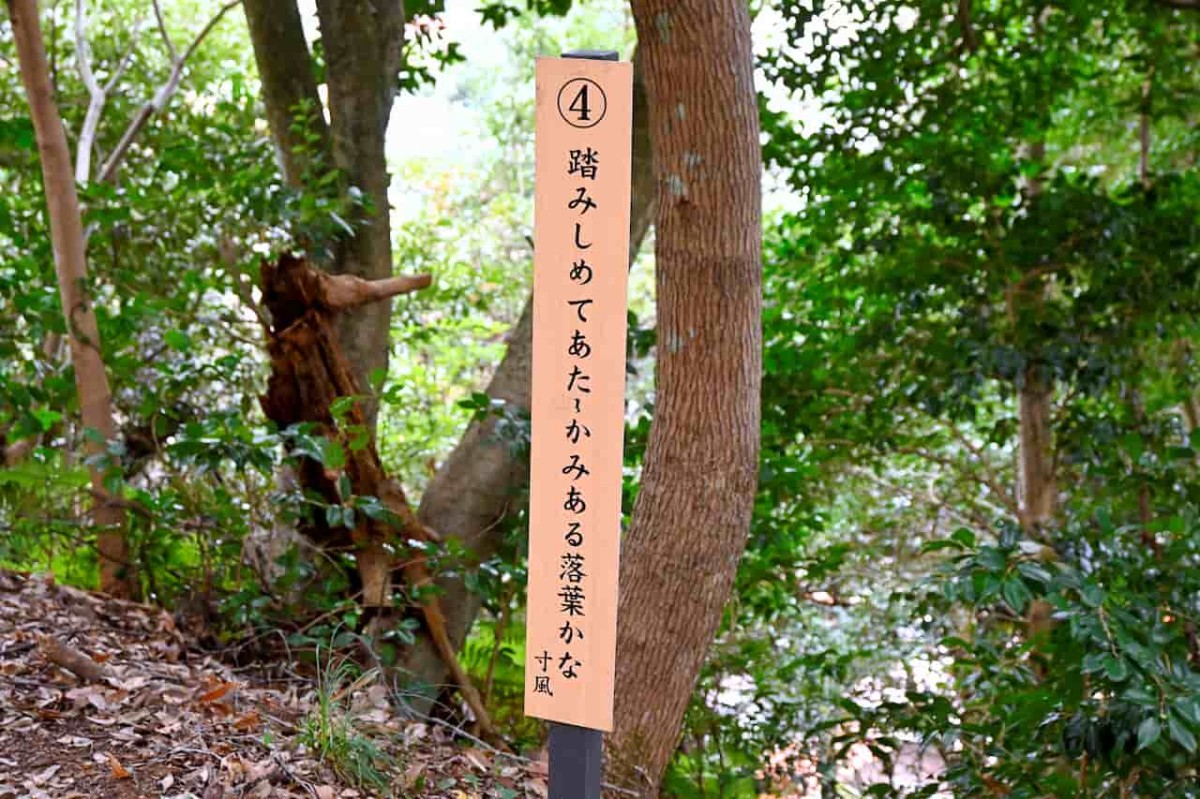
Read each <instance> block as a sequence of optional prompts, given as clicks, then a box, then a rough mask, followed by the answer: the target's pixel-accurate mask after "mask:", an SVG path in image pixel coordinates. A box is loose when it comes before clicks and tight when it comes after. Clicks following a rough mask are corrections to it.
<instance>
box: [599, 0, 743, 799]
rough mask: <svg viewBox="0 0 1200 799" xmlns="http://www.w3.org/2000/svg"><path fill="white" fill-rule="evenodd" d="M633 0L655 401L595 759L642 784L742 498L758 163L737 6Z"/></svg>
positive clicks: (738, 528) (733, 556)
mask: <svg viewBox="0 0 1200 799" xmlns="http://www.w3.org/2000/svg"><path fill="white" fill-rule="evenodd" d="M632 5H633V14H634V19H635V21H636V23H637V29H638V40H639V42H640V46H641V55H642V57H643V58H644V59H645V75H646V87H647V90H648V93H649V97H650V121H651V136H652V140H653V146H654V155H655V165H656V170H657V174H658V180H659V203H660V206H659V210H658V225H657V228H656V231H657V233H656V239H657V247H656V251H657V258H658V260H657V268H658V273H657V274H658V346H657V356H658V371H657V376H656V377H657V383H656V388H657V403H656V405H655V409H654V422H653V426H652V428H651V431H650V441H649V445H648V449H647V452H646V465H645V469H644V471H643V475H642V485H641V491H640V493H639V494H638V498H637V501H636V503H635V505H634V510H633V520H632V523H631V526H630V529H629V532H628V533H627V534H626V536H625V539H624V541H623V543H622V551H621V600H620V603H621V604H620V614H619V617H618V625H619V627H618V632H617V675H616V676H617V679H616V708H615V729H614V731H613V734H612V735H611V736H610V737H609V741H608V759H609V779H610V781H612V782H615V783H616V784H618V785H621V786H623V787H626V788H628V789H631V790H634V791H637V792H638V793H639V795H642V796H657V795H658V785H659V782H660V781H661V779H662V775H663V771H664V770H665V768H666V766H667V763H668V761H669V760H670V757H671V754H672V752H673V751H674V750H675V747H676V744H677V741H678V737H679V731H680V727H681V725H682V722H683V716H684V712H685V710H686V709H687V705H688V701H689V699H690V697H691V694H692V690H693V688H694V687H695V681H696V677H697V676H698V674H699V671H700V668H701V665H702V664H703V662H704V658H705V656H706V654H707V652H708V648H709V645H710V644H711V642H712V639H713V636H714V635H715V633H716V631H717V628H718V627H719V625H720V621H721V614H722V611H723V609H724V607H725V603H726V601H727V600H728V598H729V593H730V590H731V588H732V585H733V580H734V577H735V574H736V571H737V565H738V560H739V558H740V556H741V554H742V551H743V549H744V547H745V542H746V537H747V535H748V533H749V529H750V519H751V513H752V510H753V506H754V496H755V488H756V482H757V473H758V447H759V434H760V433H759V422H760V410H759V398H760V383H761V377H762V330H761V309H762V217H761V171H762V163H761V154H760V149H759V124H758V103H757V97H756V94H755V90H754V77H753V73H754V65H753V54H752V50H751V42H750V17H749V14H748V12H747V9H746V5H745V4H744V3H741V2H738V1H737V0H633V4H632ZM718 75H719V76H721V77H720V79H714V76H718ZM668 644H669V645H668Z"/></svg>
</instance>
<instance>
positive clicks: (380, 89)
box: [245, 0, 404, 427]
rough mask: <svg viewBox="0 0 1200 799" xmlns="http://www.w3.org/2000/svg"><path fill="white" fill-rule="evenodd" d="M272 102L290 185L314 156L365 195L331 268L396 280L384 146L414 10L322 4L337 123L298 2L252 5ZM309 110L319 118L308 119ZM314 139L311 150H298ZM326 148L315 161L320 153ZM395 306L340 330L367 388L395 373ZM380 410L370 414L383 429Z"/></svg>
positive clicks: (347, 320)
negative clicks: (407, 21)
mask: <svg viewBox="0 0 1200 799" xmlns="http://www.w3.org/2000/svg"><path fill="white" fill-rule="evenodd" d="M245 8H246V20H247V23H248V24H249V27H250V34H251V42H252V43H253V46H254V52H255V60H256V63H257V64H258V69H259V74H260V75H261V76H262V80H263V101H264V103H265V105H266V107H267V118H268V121H269V122H270V125H271V133H272V136H273V137H274V139H275V142H276V146H277V147H278V149H279V152H280V158H281V162H282V164H283V172H284V176H285V179H286V181H287V182H288V183H289V185H292V186H301V185H303V182H304V178H305V176H306V172H307V168H308V167H309V166H310V165H311V156H312V155H314V154H318V155H320V156H322V157H323V158H324V159H325V163H326V164H327V165H328V166H332V167H336V168H337V169H338V170H339V172H340V173H341V175H342V178H343V186H344V188H345V189H349V188H350V187H356V188H358V189H359V190H360V191H361V192H362V196H363V199H364V201H365V205H364V207H363V208H362V210H361V213H359V214H358V215H357V216H356V217H355V218H354V219H352V220H351V221H352V222H354V223H355V224H356V229H355V233H354V235H353V236H348V237H347V238H346V239H344V240H343V241H342V242H340V244H339V246H338V248H337V251H336V252H335V253H334V257H333V261H332V263H330V264H329V265H328V266H329V269H330V271H332V272H335V273H344V274H350V275H356V276H358V277H362V278H366V279H369V280H376V279H380V278H385V277H388V276H390V275H391V273H392V250H391V221H390V218H389V206H388V197H387V193H388V184H389V180H390V179H389V175H388V171H387V159H386V157H385V153H384V142H385V136H386V133H387V125H388V117H389V115H390V114H391V109H392V101H393V99H394V98H395V93H396V77H397V72H398V70H399V68H400V65H401V58H402V53H401V50H402V46H403V42H404V4H403V3H402V2H400V1H399V0H393V2H387V3H372V2H369V1H368V0H320V2H318V3H317V16H318V19H319V21H320V24H321V42H322V45H323V48H324V55H325V75H326V85H327V88H328V98H329V105H328V111H329V123H328V125H327V124H326V122H325V115H324V112H325V107H324V105H323V104H322V103H321V100H320V97H319V95H318V94H317V84H316V79H315V78H314V77H313V62H312V56H311V53H310V52H309V49H308V44H307V42H306V41H305V39H304V31H303V28H302V26H301V21H300V12H299V11H298V9H297V5H296V2H295V0H247V2H246V3H245ZM301 107H307V108H308V109H309V113H307V114H305V115H304V116H299V115H298V113H297V112H298V111H299V109H300V108H301ZM307 139H311V140H312V143H311V144H309V143H306V144H305V145H304V148H307V150H305V149H304V148H301V149H298V145H301V143H304V142H306V140H307ZM314 149H315V150H316V151H317V152H316V153H313V152H312V150H314ZM391 318H392V313H391V304H390V303H374V304H371V305H366V306H363V307H362V308H360V309H359V311H358V312H356V313H353V314H343V315H341V316H340V317H339V318H338V322H337V325H338V332H339V336H340V338H341V341H342V346H343V348H344V350H345V353H346V357H347V359H348V360H349V363H350V367H351V370H352V372H353V374H354V376H355V379H356V380H357V382H358V384H359V386H360V387H361V388H362V389H363V390H365V391H369V386H370V381H369V378H370V375H371V374H372V373H373V372H375V371H377V370H381V369H382V370H386V368H387V363H388V351H389V334H390V325H391ZM375 412H376V405H375V402H374V400H373V398H372V399H369V400H368V403H367V406H366V413H367V420H368V423H369V424H370V425H371V426H372V427H374V422H375Z"/></svg>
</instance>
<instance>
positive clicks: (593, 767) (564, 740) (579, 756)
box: [549, 722, 604, 799]
mask: <svg viewBox="0 0 1200 799" xmlns="http://www.w3.org/2000/svg"><path fill="white" fill-rule="evenodd" d="M603 738H604V733H602V732H601V731H600V730H593V729H590V728H588V727H576V726H575V725H574V724H559V723H557V722H552V723H551V724H550V797H549V799H600V772H601V769H602V767H603V755H602V751H601V750H602V746H601V742H602V740H603Z"/></svg>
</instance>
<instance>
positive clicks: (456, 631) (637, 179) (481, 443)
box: [404, 55, 657, 710]
mask: <svg viewBox="0 0 1200 799" xmlns="http://www.w3.org/2000/svg"><path fill="white" fill-rule="evenodd" d="M633 74H634V82H633V175H632V181H633V185H632V191H631V194H630V215H629V219H630V222H629V224H630V231H629V233H630V235H629V260H630V263H631V264H632V263H633V260H634V258H636V257H637V253H638V250H639V249H640V248H641V245H642V241H643V240H644V239H645V238H646V234H647V232H648V231H649V229H650V224H651V220H653V218H654V209H655V207H656V205H657V197H656V189H657V184H656V181H655V178H654V155H653V150H652V148H651V145H650V122H649V108H648V106H647V100H646V91H645V85H644V84H643V82H642V79H641V71H640V58H639V57H638V56H637V55H635V56H634V73H633ZM532 309H533V305H532V297H531V298H530V299H529V300H527V301H526V303H525V310H524V311H523V312H522V313H521V318H520V320H519V321H518V322H517V324H516V325H515V326H514V327H513V329H512V330H511V331H510V332H509V335H508V350H507V352H506V353H505V355H504V359H503V360H502V361H501V362H500V365H499V367H497V369H496V373H495V375H494V376H493V377H492V382H491V383H490V384H489V385H488V388H487V394H488V396H489V397H491V398H493V399H500V400H504V402H506V403H507V404H508V405H509V406H511V407H513V408H516V409H524V410H526V411H527V410H528V409H529V400H530V389H531V385H532V379H533V365H532V355H533V327H532V324H533V319H532V316H533V310H532ZM528 486H529V461H528V460H527V459H525V458H520V459H515V458H513V457H512V455H511V454H510V451H509V447H508V444H507V442H505V441H502V440H500V439H499V438H498V437H497V434H496V420H495V419H489V420H486V421H484V422H473V423H472V424H471V425H470V426H469V427H468V428H467V432H466V433H465V434H464V435H463V437H462V439H461V440H460V441H459V443H458V446H456V447H455V448H454V451H453V452H452V453H451V454H450V457H449V458H448V459H447V461H446V463H445V464H444V465H443V466H442V468H441V469H439V470H438V473H437V474H436V475H435V476H434V478H433V480H432V481H430V484H429V486H428V488H427V489H426V490H425V494H424V496H423V497H422V500H421V505H420V508H419V509H418V511H417V514H418V516H419V517H420V519H421V521H422V522H424V523H425V524H427V525H428V526H429V527H431V528H433V529H434V530H437V531H438V532H439V533H441V534H442V535H443V536H444V537H446V538H450V537H456V538H458V539H459V540H460V541H461V542H462V544H463V546H464V547H465V548H466V550H467V552H468V553H469V555H470V557H471V559H472V561H474V562H476V563H478V562H481V561H484V560H487V559H488V558H490V557H492V556H493V555H494V554H495V553H496V551H497V549H498V548H499V546H500V543H501V541H502V539H503V537H504V526H505V525H504V522H505V520H506V519H507V518H508V517H509V516H510V515H515V514H516V512H517V511H519V510H520V509H521V508H522V507H523V506H524V504H525V501H526V499H527V497H526V490H527V489H528ZM438 583H439V585H440V586H441V589H442V591H443V606H444V607H445V610H446V628H447V631H448V632H449V634H450V639H451V641H453V643H454V646H455V648H456V649H457V648H461V647H462V643H463V640H464V639H465V638H466V636H467V633H468V632H469V631H470V629H471V625H472V624H473V623H474V621H475V617H476V616H477V615H478V614H479V608H480V605H481V602H480V597H479V596H478V595H477V594H474V593H472V592H470V591H468V590H467V587H466V585H465V584H464V583H463V581H462V579H461V578H460V577H454V576H449V577H443V578H441V579H440V580H439V581H438ZM404 666H405V670H406V671H407V672H408V673H409V674H411V675H412V677H413V681H414V683H415V685H416V686H418V687H419V686H422V685H424V686H428V687H431V688H433V687H436V686H438V685H442V684H444V683H445V676H446V673H445V666H444V665H443V659H442V658H440V657H439V656H438V653H437V651H436V649H435V648H434V647H433V645H432V642H431V641H430V640H428V639H426V638H422V639H419V640H418V641H417V644H416V645H415V646H413V647H412V648H411V649H410V650H409V652H408V654H407V656H406V658H405V663H404ZM432 699H433V697H432V696H427V697H426V703H425V704H423V703H421V702H417V703H416V704H417V708H418V709H419V710H424V709H427V707H428V706H427V703H428V701H431V700H432Z"/></svg>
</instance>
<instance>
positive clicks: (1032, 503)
mask: <svg viewBox="0 0 1200 799" xmlns="http://www.w3.org/2000/svg"><path fill="white" fill-rule="evenodd" d="M1029 154H1030V158H1031V159H1032V160H1033V161H1034V162H1036V163H1038V164H1039V165H1040V164H1042V163H1044V162H1045V159H1046V143H1045V142H1044V141H1042V140H1040V139H1039V140H1037V141H1035V142H1033V144H1031V145H1030V148H1029ZM1041 193H1042V176H1041V175H1040V174H1035V175H1034V176H1033V177H1031V178H1030V180H1029V186H1028V188H1027V189H1026V194H1027V195H1028V196H1029V199H1030V200H1031V201H1033V202H1036V200H1037V198H1038V197H1039V196H1040V195H1041ZM1048 289H1049V285H1048V283H1047V282H1046V279H1045V278H1044V277H1043V276H1040V275H1036V274H1033V273H1030V274H1027V275H1026V276H1025V277H1024V278H1022V280H1021V283H1020V284H1019V285H1018V286H1017V290H1016V292H1015V295H1014V299H1013V301H1014V303H1015V305H1016V307H1015V308H1014V319H1015V323H1016V324H1017V325H1019V326H1021V327H1025V328H1030V327H1031V326H1032V325H1033V324H1034V323H1035V322H1036V320H1037V319H1038V317H1040V316H1041V313H1042V306H1043V304H1044V303H1045V299H1046V292H1047V290H1048ZM1027 350H1028V351H1029V353H1030V354H1029V355H1028V359H1027V362H1026V366H1025V371H1024V372H1023V373H1022V379H1021V382H1020V385H1019V386H1018V389H1017V424H1018V436H1019V437H1018V445H1019V447H1018V457H1019V463H1020V470H1019V477H1020V481H1019V488H1020V493H1019V502H1018V504H1019V506H1020V508H1019V509H1020V511H1021V519H1020V522H1021V527H1022V528H1023V529H1024V530H1025V531H1026V532H1027V533H1029V534H1032V535H1034V536H1038V535H1039V534H1040V533H1041V532H1042V531H1043V530H1044V528H1045V527H1046V526H1047V525H1048V524H1050V522H1051V521H1052V520H1053V518H1054V514H1055V513H1056V512H1057V509H1058V508H1057V506H1058V481H1057V478H1056V476H1055V468H1054V433H1053V425H1052V422H1053V415H1054V382H1053V376H1052V375H1051V374H1050V373H1049V371H1048V369H1047V367H1046V366H1044V365H1043V364H1041V363H1040V362H1039V360H1038V357H1037V346H1036V342H1034V344H1033V346H1030V347H1027Z"/></svg>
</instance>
